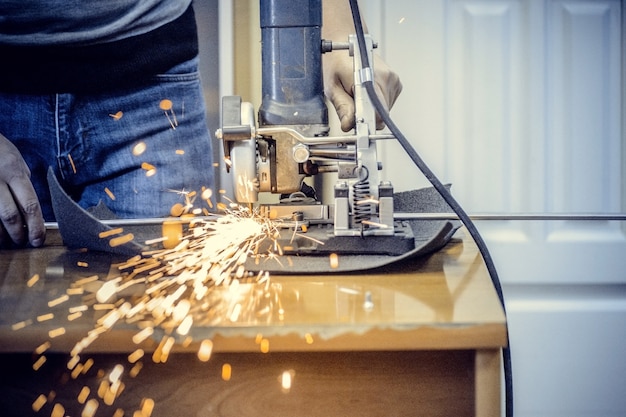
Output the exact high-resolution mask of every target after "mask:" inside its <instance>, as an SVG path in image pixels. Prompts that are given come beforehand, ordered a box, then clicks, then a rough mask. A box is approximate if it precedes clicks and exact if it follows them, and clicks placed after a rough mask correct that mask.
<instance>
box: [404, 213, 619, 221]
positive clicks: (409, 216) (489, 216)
mask: <svg viewBox="0 0 626 417" xmlns="http://www.w3.org/2000/svg"><path fill="white" fill-rule="evenodd" d="M469 217H470V218H471V219H472V220H478V221H481V220H537V221H539V220H548V221H554V220H590V221H608V220H626V213H474V214H470V215H469ZM394 219H396V220H458V219H459V217H458V216H457V215H456V214H455V213H395V214H394Z"/></svg>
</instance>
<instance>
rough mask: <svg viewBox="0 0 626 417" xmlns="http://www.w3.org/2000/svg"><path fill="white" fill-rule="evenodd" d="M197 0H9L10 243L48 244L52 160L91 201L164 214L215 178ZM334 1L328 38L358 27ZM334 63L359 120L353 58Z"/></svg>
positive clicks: (389, 74)
mask: <svg viewBox="0 0 626 417" xmlns="http://www.w3.org/2000/svg"><path fill="white" fill-rule="evenodd" d="M191 2H192V0H167V1H164V0H143V1H139V0H120V1H117V2H113V3H111V2H102V1H99V0H92V1H87V0H82V1H71V2H68V1H67V0H63V1H59V0H57V1H50V0H35V1H30V2H23V1H21V0H8V1H3V2H0V16H2V18H1V19H0V56H2V63H1V64H0V247H4V248H6V247H13V246H18V247H20V246H25V245H30V246H32V247H38V246H41V245H43V243H44V240H45V233H46V230H45V225H44V221H54V213H53V211H52V207H51V201H50V195H49V191H48V184H47V180H46V176H47V171H48V169H49V167H52V168H53V169H54V172H55V174H56V176H57V178H58V179H59V180H60V182H61V183H62V185H63V187H64V189H65V190H66V192H67V193H68V194H69V195H70V196H71V197H72V198H73V199H74V200H75V201H76V202H78V203H79V204H80V205H81V206H82V207H84V208H89V207H93V206H96V205H98V203H99V202H101V201H103V202H104V203H105V205H106V206H107V207H108V208H109V209H111V211H112V212H113V213H114V214H115V215H116V216H117V217H120V218H150V217H163V216H166V215H168V214H169V211H170V208H171V207H172V206H173V205H174V204H176V203H177V202H180V199H181V195H183V194H185V193H187V192H190V191H196V192H199V191H200V190H201V189H211V188H212V187H213V185H214V184H213V176H212V171H213V168H212V163H213V161H212V159H211V154H212V152H211V141H210V136H209V130H208V127H207V124H206V117H205V104H204V102H203V96H202V90H201V84H200V79H199V75H198V40H197V32H196V22H195V17H194V13H193V8H192V5H191ZM323 10H324V16H323V18H324V25H323V34H322V35H323V37H324V38H326V39H346V38H347V35H348V34H349V33H353V32H354V28H353V26H352V25H349V24H346V22H350V21H351V15H350V7H349V4H348V1H347V0H346V1H336V0H324V8H323ZM327 55H328V54H327ZM330 55H335V54H330ZM323 65H324V82H325V92H326V95H327V97H328V98H329V99H330V101H331V102H332V103H333V104H334V106H335V108H336V110H337V114H338V116H339V118H340V120H341V126H342V129H344V130H349V129H350V128H351V127H352V123H353V119H354V102H353V99H352V96H351V94H352V91H351V90H352V85H353V82H352V77H353V69H352V62H351V59H350V58H349V57H348V56H347V54H336V56H333V57H330V58H326V57H325V58H324V64H323ZM376 68H377V70H376V76H375V81H376V85H377V88H378V92H379V94H380V96H381V98H383V101H384V102H385V103H386V104H387V105H388V106H389V107H391V106H392V105H393V102H394V101H395V99H396V97H397V96H398V94H399V93H400V91H401V83H400V81H399V78H398V76H397V75H396V74H395V73H394V72H393V71H391V70H390V69H389V67H388V66H387V65H385V63H384V62H383V61H382V60H378V61H377V63H376Z"/></svg>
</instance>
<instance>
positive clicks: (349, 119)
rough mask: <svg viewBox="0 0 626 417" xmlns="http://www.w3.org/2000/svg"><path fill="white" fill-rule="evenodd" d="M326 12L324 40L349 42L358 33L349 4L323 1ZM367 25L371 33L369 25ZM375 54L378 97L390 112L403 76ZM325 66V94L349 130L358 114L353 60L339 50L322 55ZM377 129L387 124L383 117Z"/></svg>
mask: <svg viewBox="0 0 626 417" xmlns="http://www.w3.org/2000/svg"><path fill="white" fill-rule="evenodd" d="M322 3H323V5H322V10H323V12H324V17H323V22H324V23H323V25H322V38H324V39H326V40H330V41H338V42H347V41H348V36H349V35H350V34H352V33H354V32H355V29H354V24H352V12H351V9H350V5H349V3H348V1H337V0H323V2H322ZM363 26H364V28H365V30H366V31H367V27H366V25H365V22H363ZM373 55H374V62H373V67H374V86H375V89H376V93H377V94H378V97H379V98H380V99H381V101H382V103H383V104H384V105H386V106H387V110H389V109H390V108H391V107H392V106H393V104H394V103H395V101H396V99H397V98H398V96H399V95H400V92H402V83H401V82H400V77H399V76H398V74H396V73H395V72H394V71H392V70H391V68H389V66H388V65H387V64H386V63H385V62H384V61H383V60H382V58H380V57H379V56H377V55H376V54H373ZM322 60H323V66H324V90H325V91H324V93H325V94H326V97H327V98H328V99H329V100H330V101H331V103H333V105H334V106H335V110H336V111H337V115H338V116H339V120H340V121H341V130H343V131H344V132H347V131H349V130H350V129H352V128H353V127H354V125H355V120H354V115H355V109H354V98H353V94H354V93H353V89H354V69H353V65H352V57H351V56H350V55H349V54H348V51H335V52H331V53H326V54H324V55H323V56H322ZM376 127H377V128H378V129H382V128H383V127H384V124H383V122H382V120H381V118H380V115H378V114H377V115H376Z"/></svg>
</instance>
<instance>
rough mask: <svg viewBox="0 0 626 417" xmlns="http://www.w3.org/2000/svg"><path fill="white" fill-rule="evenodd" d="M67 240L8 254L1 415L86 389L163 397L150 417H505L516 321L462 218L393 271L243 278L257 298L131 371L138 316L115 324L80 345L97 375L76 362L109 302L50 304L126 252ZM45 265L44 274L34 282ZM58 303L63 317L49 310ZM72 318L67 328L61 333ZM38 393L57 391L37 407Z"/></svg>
mask: <svg viewBox="0 0 626 417" xmlns="http://www.w3.org/2000/svg"><path fill="white" fill-rule="evenodd" d="M58 242H59V239H58V236H54V235H51V236H49V237H48V243H47V245H46V247H44V248H39V249H24V250H11V251H7V250H5V251H0V374H1V375H3V380H4V382H1V383H0V410H3V415H5V414H6V413H8V414H6V415H9V416H10V415H20V416H23V415H28V413H33V415H38V416H50V415H54V412H55V411H54V409H53V407H54V405H55V404H61V405H62V406H63V408H64V410H65V414H67V415H80V414H81V412H82V410H83V405H82V404H80V403H79V402H78V400H77V396H78V395H79V392H80V391H81V389H83V387H85V386H87V387H90V392H91V394H90V396H89V398H93V399H97V400H98V404H99V407H98V411H97V413H96V414H95V415H96V416H111V415H114V412H115V410H117V409H119V410H123V411H124V415H125V416H132V415H133V412H134V411H136V410H139V409H141V407H142V400H143V399H145V398H149V399H152V400H154V402H155V407H154V411H153V412H152V415H153V416H174V415H185V416H223V417H230V416H238V417H239V416H272V417H280V416H324V417H330V416H342V417H343V416H360V417H362V416H472V415H478V416H481V417H482V416H500V403H501V400H500V392H501V381H500V379H501V377H500V374H501V370H500V366H501V360H500V352H501V348H502V347H503V346H505V345H506V343H507V340H506V320H505V316H504V314H503V311H502V308H501V307H500V304H499V302H498V299H497V296H496V293H495V291H494V288H493V286H492V284H491V281H490V279H489V276H488V273H487V271H486V268H485V266H484V263H483V261H482V258H481V256H480V254H479V252H478V251H477V248H476V245H475V244H474V242H473V241H472V240H471V239H470V238H468V237H467V233H465V231H464V229H461V230H459V231H458V232H457V233H456V235H455V237H454V238H453V239H452V241H451V242H450V243H449V244H448V245H447V246H446V247H445V248H443V249H442V250H440V251H438V252H437V253H434V254H433V255H431V256H427V257H424V258H420V259H417V260H413V261H411V262H407V263H403V264H401V265H398V266H395V267H393V268H387V270H385V271H377V272H374V273H369V274H347V275H324V276H312V275H309V276H289V275H275V276H272V277H271V279H270V284H267V283H264V284H255V283H243V284H241V285H240V286H239V288H238V294H239V296H240V298H241V297H243V298H241V299H247V300H248V301H249V302H246V303H245V307H244V308H243V309H242V310H241V313H240V314H238V315H237V316H236V317H233V316H232V315H230V316H229V315H226V314H222V315H221V316H220V314H215V312H213V313H212V318H211V319H210V320H207V321H206V322H205V323H198V324H197V325H194V327H193V329H192V332H191V335H192V336H193V342H192V343H191V344H189V345H182V344H177V345H176V346H175V347H174V350H173V353H172V354H171V355H170V356H169V358H168V359H167V361H166V362H165V363H159V364H156V363H154V362H153V361H152V360H151V358H150V352H152V351H154V350H155V349H156V347H157V345H158V343H159V341H160V340H161V339H160V337H161V336H159V335H158V334H155V335H153V338H151V339H148V340H147V341H145V342H143V343H141V344H140V347H141V348H142V349H144V350H145V351H146V355H145V356H144V358H143V359H142V363H143V365H144V366H143V368H142V370H141V372H139V374H138V375H137V376H136V377H134V378H133V377H130V375H128V372H129V369H131V368H132V365H131V364H130V363H129V362H128V360H127V355H128V354H129V353H131V352H133V351H135V349H137V347H138V346H137V345H135V344H134V343H133V342H132V340H131V338H132V336H133V335H134V334H136V333H137V331H138V328H137V324H132V323H130V324H128V323H124V324H121V325H119V326H115V327H114V328H113V330H111V331H109V332H107V333H105V334H102V335H101V336H100V337H99V338H98V340H96V342H94V343H93V344H92V345H91V346H90V347H89V349H88V350H87V351H86V352H83V353H82V354H81V361H86V360H87V359H88V358H91V359H93V360H94V362H93V363H94V366H93V367H92V369H91V370H90V371H89V372H86V373H85V374H80V375H78V376H76V375H74V376H72V375H71V373H70V371H69V370H68V367H67V366H66V364H67V361H68V357H69V356H68V352H69V351H70V349H72V347H73V346H74V344H75V343H76V342H77V341H78V340H80V339H81V338H82V337H83V336H85V335H86V334H87V332H88V331H89V330H90V329H92V328H93V326H94V322H95V320H96V319H97V317H98V314H100V315H102V313H98V312H91V313H86V314H84V315H83V316H82V317H81V318H80V319H77V320H73V321H68V318H67V317H68V307H69V306H71V305H74V304H76V303H75V302H74V304H72V302H73V301H72V300H74V299H75V298H74V297H79V296H77V295H72V296H71V297H70V300H69V301H67V302H65V303H62V304H61V305H57V306H53V307H50V306H49V305H48V303H49V302H50V301H51V300H55V299H57V300H58V299H59V297H60V296H61V295H63V294H65V293H66V291H67V288H69V286H70V284H71V283H72V282H75V281H76V280H77V279H80V278H81V277H86V276H89V275H93V274H97V275H99V276H100V277H101V278H102V279H106V278H107V277H110V276H112V274H114V273H115V271H113V269H114V267H112V266H111V265H112V264H114V263H115V262H114V261H117V260H115V259H111V257H110V256H108V255H99V254H93V253H91V254H90V253H83V252H72V251H68V250H66V249H65V248H64V247H63V246H61V245H60V244H58ZM35 274H38V275H39V277H40V278H39V280H38V281H37V282H36V283H34V285H32V287H28V286H27V282H28V281H29V279H31V278H32V277H33V276H34V275H35ZM31 284H32V281H31ZM135 290H139V289H135ZM221 296H224V297H226V298H227V297H228V294H227V292H226V290H225V292H224V293H223V294H221ZM267 299H271V300H270V301H271V302H268V301H267ZM76 300H78V298H76ZM250 300H253V301H250ZM50 312H52V313H53V314H54V317H53V318H51V319H48V320H44V321H39V320H38V317H41V316H42V315H44V314H48V313H50ZM231 319H234V320H231ZM16 324H17V326H16ZM61 327H62V328H63V329H64V331H65V333H64V334H63V335H60V336H57V337H54V338H52V339H51V338H50V334H49V332H50V331H51V330H53V331H54V330H55V329H58V328H61ZM16 328H17V329H16ZM203 339H210V340H211V341H212V342H213V355H212V356H211V359H210V360H209V361H208V362H201V361H200V360H199V359H198V358H197V356H196V354H195V352H197V349H198V344H199V341H201V340H203ZM46 341H48V342H50V347H49V349H48V350H47V351H46V352H45V353H44V354H43V356H45V357H46V362H45V363H44V364H43V365H42V366H41V368H40V369H39V370H37V371H35V370H33V363H35V362H36V361H37V360H38V359H39V358H40V357H41V356H42V355H38V354H35V353H34V351H35V349H36V348H37V347H38V346H41V345H42V344H43V343H45V342H46ZM262 350H263V351H265V352H266V353H263V352H262ZM116 364H122V365H123V366H124V376H125V378H124V379H123V382H124V384H125V385H124V386H125V388H124V392H122V394H121V395H120V396H119V397H118V398H117V399H116V400H115V402H114V403H113V404H112V406H109V405H106V404H104V402H103V400H102V399H101V398H99V397H98V395H97V390H98V387H99V384H100V383H101V381H102V380H103V379H106V375H107V373H108V372H110V370H111V369H113V367H114V366H115V365H116ZM225 365H226V366H225ZM228 366H230V368H228ZM225 369H230V370H231V373H230V376H228V375H226V373H225ZM98 371H100V372H98ZM285 378H287V380H289V379H291V385H290V386H287V385H285V383H284V382H282V381H283V380H284V379H285ZM51 392H52V393H53V394H50V393H51ZM40 394H43V395H44V396H47V397H48V400H47V402H46V404H45V405H44V406H43V408H42V409H41V410H40V411H38V412H36V413H35V412H33V411H32V409H31V404H32V403H33V401H34V400H35V399H36V398H37V397H38V396H39V395H40ZM144 404H145V402H144ZM144 407H145V405H144ZM5 411H6V413H5ZM57 411H59V406H57ZM118 412H119V411H118ZM118 415H119V414H118Z"/></svg>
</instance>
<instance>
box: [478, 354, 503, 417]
mask: <svg viewBox="0 0 626 417" xmlns="http://www.w3.org/2000/svg"><path fill="white" fill-rule="evenodd" d="M475 355H476V356H475V364H474V368H475V369H474V372H475V373H474V375H475V385H474V386H475V390H476V416H481V417H482V416H493V417H500V416H501V413H502V410H501V400H500V391H501V372H502V371H501V364H502V361H501V353H500V350H499V349H479V350H476V354H475Z"/></svg>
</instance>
